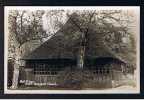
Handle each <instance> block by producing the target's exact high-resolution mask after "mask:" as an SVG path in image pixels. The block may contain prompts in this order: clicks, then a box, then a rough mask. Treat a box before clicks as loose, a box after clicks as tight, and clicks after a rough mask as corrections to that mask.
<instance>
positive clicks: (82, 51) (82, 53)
mask: <svg viewBox="0 0 144 100" xmlns="http://www.w3.org/2000/svg"><path fill="white" fill-rule="evenodd" d="M84 56H85V46H80V50H79V55H78V65H77V66H78V68H79V69H83V66H84Z"/></svg>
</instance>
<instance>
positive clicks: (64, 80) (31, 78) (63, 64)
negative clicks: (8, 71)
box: [20, 20, 127, 88]
mask: <svg viewBox="0 0 144 100" xmlns="http://www.w3.org/2000/svg"><path fill="white" fill-rule="evenodd" d="M80 34H81V33H80V32H78V29H77V28H76V27H75V26H73V25H72V23H71V22H70V21H69V20H68V22H67V23H66V24H65V26H64V27H63V28H62V29H61V30H59V31H58V32H57V33H56V34H55V35H54V36H52V37H51V38H50V39H49V40H47V41H46V42H45V43H43V44H42V45H41V46H39V47H38V48H36V49H35V50H34V51H33V52H31V53H30V54H28V55H25V56H24V57H23V58H22V60H24V61H25V65H24V66H23V71H22V72H23V74H22V75H23V77H22V78H21V77H20V78H21V79H20V83H24V84H25V85H61V86H65V87H66V86H67V85H69V84H76V83H80V84H81V85H82V86H84V87H90V86H92V87H97V88H105V87H112V80H115V79H116V80H120V79H122V76H123V72H124V69H125V68H126V66H127V64H126V63H124V62H123V61H121V60H119V59H118V58H116V57H115V56H114V55H113V54H111V53H110V52H109V51H108V50H107V48H105V46H104V45H103V43H102V40H103V38H102V37H103V34H102V33H101V34H100V33H95V31H93V29H91V30H90V31H89V36H88V37H89V41H88V47H87V48H86V52H85V58H86V59H85V63H84V67H83V69H81V70H79V69H78V68H77V55H78V49H79V43H80V38H81V37H80ZM122 66H125V67H122ZM115 73H116V74H115ZM22 75H21V76H22Z"/></svg>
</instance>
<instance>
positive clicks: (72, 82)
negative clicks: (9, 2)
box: [4, 6, 140, 94]
mask: <svg viewBox="0 0 144 100" xmlns="http://www.w3.org/2000/svg"><path fill="white" fill-rule="evenodd" d="M4 17H5V20H4V24H5V34H4V41H5V42H4V43H5V44H4V51H5V52H4V59H5V60H4V61H5V62H4V92H5V93H8V94H19V93H20V94H21V93H24V94H31V93H34V94H51V93H53V94H54V93H57V94H62V93H65V94H81V93H83V94H92V93H96V94H101V93H106V94H111V93H140V59H139V57H140V51H139V48H140V39H139V38H140V25H139V24H140V7H137V6H81V7H75V6H53V7H50V6H43V7H42V6H23V7H22V6H6V7H5V15H4Z"/></svg>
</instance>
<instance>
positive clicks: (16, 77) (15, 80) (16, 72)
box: [11, 47, 21, 89]
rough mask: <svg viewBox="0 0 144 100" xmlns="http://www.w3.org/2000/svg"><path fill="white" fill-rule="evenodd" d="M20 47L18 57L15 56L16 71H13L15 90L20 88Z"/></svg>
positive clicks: (13, 86) (17, 51)
mask: <svg viewBox="0 0 144 100" xmlns="http://www.w3.org/2000/svg"><path fill="white" fill-rule="evenodd" d="M20 51H21V50H20V47H18V48H17V49H16V51H15V52H16V55H15V63H14V71H13V80H12V87H11V88H13V89H16V88H17V87H18V78H19V67H20V57H21V52H20Z"/></svg>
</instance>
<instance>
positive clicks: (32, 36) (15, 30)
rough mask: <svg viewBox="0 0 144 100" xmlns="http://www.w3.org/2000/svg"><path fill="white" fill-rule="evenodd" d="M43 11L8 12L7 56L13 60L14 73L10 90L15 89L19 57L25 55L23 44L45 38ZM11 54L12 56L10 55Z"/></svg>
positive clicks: (19, 63) (46, 35) (19, 62)
mask: <svg viewBox="0 0 144 100" xmlns="http://www.w3.org/2000/svg"><path fill="white" fill-rule="evenodd" d="M43 14H44V11H42V10H37V11H33V12H28V11H25V10H22V11H18V10H12V11H10V12H9V17H8V22H9V34H10V35H9V56H10V58H13V59H14V73H13V84H12V88H17V84H18V77H19V67H20V65H21V60H20V59H21V57H22V56H23V55H24V54H25V53H26V51H25V48H24V44H26V43H27V42H30V41H32V40H40V41H42V40H43V38H47V37H48V34H47V33H46V31H44V30H43V25H42V16H43ZM11 54H12V55H11Z"/></svg>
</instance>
